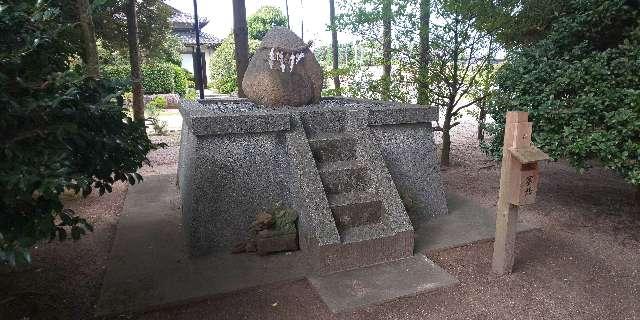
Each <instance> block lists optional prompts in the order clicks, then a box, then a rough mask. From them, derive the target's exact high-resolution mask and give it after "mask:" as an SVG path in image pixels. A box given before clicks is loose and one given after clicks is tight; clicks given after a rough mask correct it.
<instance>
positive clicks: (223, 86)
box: [209, 6, 287, 94]
mask: <svg viewBox="0 0 640 320" xmlns="http://www.w3.org/2000/svg"><path fill="white" fill-rule="evenodd" d="M286 25H287V18H285V17H284V15H283V14H282V11H280V9H278V8H275V7H270V6H264V7H261V8H260V9H258V11H256V12H255V13H254V14H252V15H251V16H249V18H248V19H247V28H248V29H249V30H248V31H249V56H252V55H253V54H254V53H255V52H256V49H258V47H259V46H260V40H262V38H263V37H264V35H265V34H267V32H268V31H269V30H271V28H273V27H274V26H286ZM209 74H210V75H211V87H212V88H213V89H215V90H216V91H218V92H219V93H224V94H228V93H232V92H235V91H236V90H238V84H237V83H236V82H237V80H236V78H237V77H236V62H235V41H234V39H233V34H230V35H229V36H228V37H227V38H225V39H224V41H222V43H221V44H220V46H219V47H218V48H217V49H216V51H215V52H214V53H213V55H212V57H211V65H210V66H209Z"/></svg>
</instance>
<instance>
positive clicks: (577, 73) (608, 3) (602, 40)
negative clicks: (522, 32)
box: [484, 0, 640, 185]
mask: <svg viewBox="0 0 640 320" xmlns="http://www.w3.org/2000/svg"><path fill="white" fill-rule="evenodd" d="M624 3H625V1H622V0H573V1H571V2H570V5H571V6H572V10H571V12H572V13H571V14H568V15H567V16H565V17H562V18H560V19H558V20H557V21H556V22H555V23H554V25H553V28H552V30H551V32H550V33H549V34H548V35H547V36H546V37H545V38H544V39H542V40H541V41H539V42H537V43H535V44H533V45H532V46H531V47H527V48H524V49H522V50H520V51H518V52H516V53H515V54H513V55H511V56H510V57H509V58H508V59H507V63H506V64H505V65H504V66H503V67H502V68H501V69H500V70H499V71H498V73H497V78H496V82H497V83H496V84H497V87H498V89H497V91H496V92H495V95H494V97H495V98H494V99H492V100H491V102H490V109H489V113H490V115H491V117H492V118H493V119H494V120H495V121H496V123H495V125H493V126H489V127H488V128H487V129H488V132H490V133H493V134H494V137H493V140H492V141H491V144H489V145H485V146H484V147H485V149H486V150H487V151H488V152H490V153H492V154H493V155H495V156H499V154H500V153H501V146H502V140H503V134H504V121H505V113H506V112H507V111H509V110H521V111H528V112H530V118H531V119H532V121H533V123H534V140H535V143H536V144H537V145H539V146H540V147H541V148H542V149H544V150H545V151H547V152H548V153H549V154H550V155H552V156H553V157H554V158H563V159H567V160H568V161H569V162H570V163H571V164H572V165H573V166H574V167H576V168H578V169H579V170H585V169H587V168H588V167H589V164H590V162H591V161H592V160H595V161H597V162H599V163H600V164H601V165H603V166H605V167H606V168H609V169H611V170H615V171H617V172H619V173H620V174H621V175H622V176H624V177H625V178H626V180H627V181H629V182H630V183H632V184H635V185H640V13H639V10H638V8H637V7H636V8H631V7H629V6H626V5H624Z"/></svg>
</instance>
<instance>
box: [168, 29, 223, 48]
mask: <svg viewBox="0 0 640 320" xmlns="http://www.w3.org/2000/svg"><path fill="white" fill-rule="evenodd" d="M173 33H174V34H175V35H176V36H177V37H178V39H180V42H182V43H183V44H184V45H195V44H196V33H195V31H193V30H174V31H173ZM200 43H201V44H202V45H205V46H217V45H219V44H220V43H222V41H221V40H220V39H218V38H216V37H215V36H213V35H210V34H208V33H206V32H202V31H201V32H200Z"/></svg>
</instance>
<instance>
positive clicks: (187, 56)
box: [182, 47, 215, 81]
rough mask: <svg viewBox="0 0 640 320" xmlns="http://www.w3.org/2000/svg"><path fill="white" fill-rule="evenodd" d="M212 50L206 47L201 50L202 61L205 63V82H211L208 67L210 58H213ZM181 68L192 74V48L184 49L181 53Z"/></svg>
mask: <svg viewBox="0 0 640 320" xmlns="http://www.w3.org/2000/svg"><path fill="white" fill-rule="evenodd" d="M214 51H215V49H214V48H211V47H207V48H205V49H204V50H203V53H204V59H205V62H206V64H207V65H206V68H207V70H206V73H207V80H209V81H211V73H210V72H209V66H211V58H212V57H213V52H214ZM182 67H183V68H185V69H187V70H188V71H189V72H191V73H193V67H194V66H193V47H185V49H184V50H183V51H182Z"/></svg>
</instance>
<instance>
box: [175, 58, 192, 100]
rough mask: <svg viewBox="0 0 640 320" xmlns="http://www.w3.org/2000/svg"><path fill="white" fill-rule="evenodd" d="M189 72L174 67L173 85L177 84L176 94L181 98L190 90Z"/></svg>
mask: <svg viewBox="0 0 640 320" xmlns="http://www.w3.org/2000/svg"><path fill="white" fill-rule="evenodd" d="M188 73H189V72H188V71H187V70H185V69H182V68H181V67H178V66H176V65H174V66H173V83H174V84H175V90H174V93H177V94H179V95H180V96H184V95H185V94H186V93H187V88H188V84H189V82H188Z"/></svg>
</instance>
